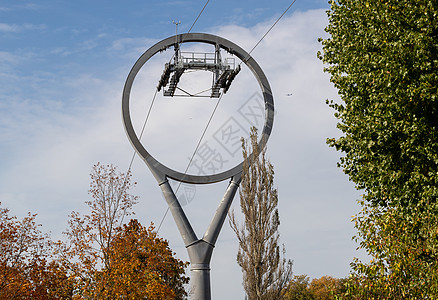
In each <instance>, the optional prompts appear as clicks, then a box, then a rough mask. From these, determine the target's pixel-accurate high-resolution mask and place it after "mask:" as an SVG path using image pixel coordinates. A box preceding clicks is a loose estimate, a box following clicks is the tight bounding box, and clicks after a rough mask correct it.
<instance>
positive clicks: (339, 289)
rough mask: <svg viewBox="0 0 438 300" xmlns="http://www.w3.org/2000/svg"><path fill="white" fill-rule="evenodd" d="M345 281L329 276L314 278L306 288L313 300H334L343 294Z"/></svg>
mask: <svg viewBox="0 0 438 300" xmlns="http://www.w3.org/2000/svg"><path fill="white" fill-rule="evenodd" d="M344 285H345V280H344V279H338V278H334V277H331V276H322V277H321V278H314V279H313V280H312V281H311V282H310V285H309V286H308V289H309V292H310V294H311V295H312V297H313V298H312V299H314V300H335V299H339V297H342V296H343V294H344V293H345V286H344Z"/></svg>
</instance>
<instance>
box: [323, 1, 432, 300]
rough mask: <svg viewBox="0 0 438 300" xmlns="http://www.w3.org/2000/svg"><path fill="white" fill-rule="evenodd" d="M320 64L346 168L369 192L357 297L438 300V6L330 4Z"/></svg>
mask: <svg viewBox="0 0 438 300" xmlns="http://www.w3.org/2000/svg"><path fill="white" fill-rule="evenodd" d="M330 3H331V8H330V11H329V12H328V16H329V25H328V26H327V27H326V31H327V32H328V33H329V34H330V37H329V38H327V39H325V40H322V45H323V53H322V54H321V53H319V57H320V58H321V59H322V60H323V62H324V63H326V64H327V67H326V68H325V71H327V72H328V73H330V75H331V81H332V82H333V83H334V85H335V87H336V88H337V89H338V91H339V95H340V97H341V100H342V102H340V103H334V102H333V101H331V102H330V105H331V107H333V108H334V110H335V116H336V117H337V118H338V120H339V123H338V128H339V129H340V130H341V131H342V132H343V136H341V137H340V138H336V139H335V138H334V139H329V140H328V143H329V145H330V146H332V147H335V148H336V149H337V150H340V151H343V152H344V153H345V156H344V157H342V158H341V160H340V163H339V166H340V167H342V168H343V170H344V172H345V173H346V174H347V175H348V176H349V178H350V180H352V181H353V182H355V184H356V186H357V188H358V189H362V190H364V195H363V199H362V200H361V201H360V204H361V205H362V207H363V209H362V211H361V212H360V213H359V214H358V215H357V216H355V218H354V219H353V220H354V221H355V226H356V228H357V229H358V234H357V236H356V240H357V241H359V242H360V247H361V248H363V249H365V250H366V251H367V252H368V254H369V255H370V256H371V258H372V260H371V262H370V263H363V262H361V261H359V260H357V259H356V260H355V261H354V262H353V263H352V280H351V282H350V293H351V294H352V295H353V296H356V297H361V298H367V299H420V298H421V299H425V298H436V297H438V202H437V196H438V180H437V178H438V135H437V127H438V113H437V110H438V105H437V99H438V98H437V87H438V72H437V70H438V66H437V64H438V55H437V54H438V46H437V40H438V21H437V20H438V5H437V3H436V1H431V0H422V1H413V0H405V1H396V0H379V1H353V0H339V1H331V2H330Z"/></svg>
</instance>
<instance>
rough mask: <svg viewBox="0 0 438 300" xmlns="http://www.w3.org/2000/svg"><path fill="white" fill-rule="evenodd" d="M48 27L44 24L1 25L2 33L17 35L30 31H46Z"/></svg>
mask: <svg viewBox="0 0 438 300" xmlns="http://www.w3.org/2000/svg"><path fill="white" fill-rule="evenodd" d="M46 28H47V26H46V25H44V24H21V25H18V24H7V23H0V32H5V33H17V32H22V31H28V30H42V29H46Z"/></svg>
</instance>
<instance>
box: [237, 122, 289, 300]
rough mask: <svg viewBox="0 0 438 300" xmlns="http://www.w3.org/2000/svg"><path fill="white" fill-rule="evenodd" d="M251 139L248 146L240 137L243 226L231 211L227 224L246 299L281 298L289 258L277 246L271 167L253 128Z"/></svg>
mask: <svg viewBox="0 0 438 300" xmlns="http://www.w3.org/2000/svg"><path fill="white" fill-rule="evenodd" d="M250 140H251V141H250V144H251V145H250V146H248V145H247V143H246V142H245V141H244V140H242V148H243V159H244V163H243V172H242V182H241V185H240V191H239V195H240V207H241V211H242V213H243V216H244V223H243V225H240V224H239V223H238V221H237V220H236V218H235V214H234V212H231V213H230V225H231V228H232V229H233V230H234V232H235V233H236V235H237V239H238V240H239V252H238V254H237V262H238V264H239V266H240V267H241V268H242V271H243V286H244V289H245V292H246V294H247V296H248V299H250V300H255V299H258V300H261V299H269V300H275V299H281V297H282V292H283V289H284V287H285V286H286V285H287V283H288V282H289V280H290V278H291V276H292V261H290V260H288V261H286V259H285V258H284V247H283V248H282V249H281V248H280V245H279V233H278V226H279V225H280V220H279V215H278V209H277V204H278V194H277V189H275V188H274V186H273V185H274V167H273V166H272V164H271V163H270V162H269V161H268V160H267V159H266V157H265V150H263V151H261V153H259V149H258V144H257V130H256V129H255V128H252V129H251V137H250ZM251 152H252V156H251V155H250V153H251ZM259 154H260V155H259Z"/></svg>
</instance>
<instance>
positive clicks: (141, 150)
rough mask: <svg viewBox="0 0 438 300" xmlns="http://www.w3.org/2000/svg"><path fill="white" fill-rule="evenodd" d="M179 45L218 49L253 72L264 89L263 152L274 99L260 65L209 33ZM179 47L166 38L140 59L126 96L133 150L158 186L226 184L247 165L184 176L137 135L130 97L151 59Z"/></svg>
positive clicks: (125, 113)
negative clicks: (168, 182)
mask: <svg viewBox="0 0 438 300" xmlns="http://www.w3.org/2000/svg"><path fill="white" fill-rule="evenodd" d="M177 41H178V43H179V44H182V43H190V42H195V43H196V42H197V43H206V44H211V45H218V46H219V47H220V48H221V49H224V50H226V51H227V52H229V53H230V54H233V55H235V56H237V57H238V58H239V59H240V60H241V61H242V62H243V63H244V64H245V65H246V66H247V67H248V68H249V69H250V70H251V71H252V73H253V75H254V76H255V77H256V79H257V81H258V83H259V85H260V88H261V91H262V94H263V99H264V104H265V123H264V127H263V130H262V133H261V134H260V139H259V142H258V144H259V150H261V149H263V148H264V147H265V145H266V143H267V141H268V139H269V135H270V134H271V131H272V126H273V122H274V99H273V96H272V91H271V87H270V85H269V82H268V80H267V78H266V76H265V74H264V72H263V71H262V69H261V68H260V66H259V65H258V64H257V62H256V61H255V60H254V59H253V58H252V57H251V56H250V55H249V54H248V53H247V52H246V51H245V50H243V49H242V48H241V47H239V46H238V45H236V44H234V43H233V42H231V41H229V40H227V39H224V38H222V37H219V36H215V35H211V34H206V33H184V34H180V35H178V36H177ZM175 44H176V41H175V36H172V37H169V38H166V39H164V40H162V41H160V42H158V43H156V44H155V45H153V46H152V47H151V48H149V49H148V50H147V51H146V52H144V53H143V55H141V56H140V58H139V59H138V60H137V62H136V63H135V64H134V66H133V67H132V69H131V71H130V72H129V74H128V77H127V79H126V82H125V87H124V89H123V95H122V118H123V124H124V127H125V131H126V134H127V135H128V138H129V140H130V142H131V144H132V146H133V147H134V149H135V150H136V151H137V153H138V155H139V156H140V157H141V158H142V159H143V160H144V161H145V162H146V164H147V165H148V167H149V169H150V170H151V172H152V173H153V174H154V176H155V178H156V179H157V180H158V182H163V181H165V180H166V177H169V178H172V179H174V180H177V181H180V182H186V183H193V184H207V183H214V182H219V181H223V180H226V179H228V178H231V177H233V176H235V175H237V174H239V173H241V172H242V165H243V162H241V163H239V164H238V165H237V166H235V167H233V168H231V169H229V170H226V171H224V172H221V173H218V174H213V175H205V176H199V175H189V174H184V173H181V172H178V171H176V170H173V169H171V168H168V167H167V166H165V165H163V164H161V163H160V162H159V161H158V160H156V159H155V158H154V157H153V156H152V155H151V154H150V153H149V152H148V151H147V150H146V148H145V147H144V146H143V145H142V144H141V142H140V140H139V138H138V137H137V135H136V133H135V130H134V127H133V125H132V121H131V116H130V111H129V101H130V94H131V88H132V85H133V82H134V79H135V77H136V75H137V74H138V72H139V71H140V69H141V68H142V67H143V65H144V64H145V63H146V62H147V61H148V60H149V59H150V58H151V57H153V56H154V55H155V54H157V53H158V52H161V51H164V50H166V49H168V48H170V47H172V46H175Z"/></svg>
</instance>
